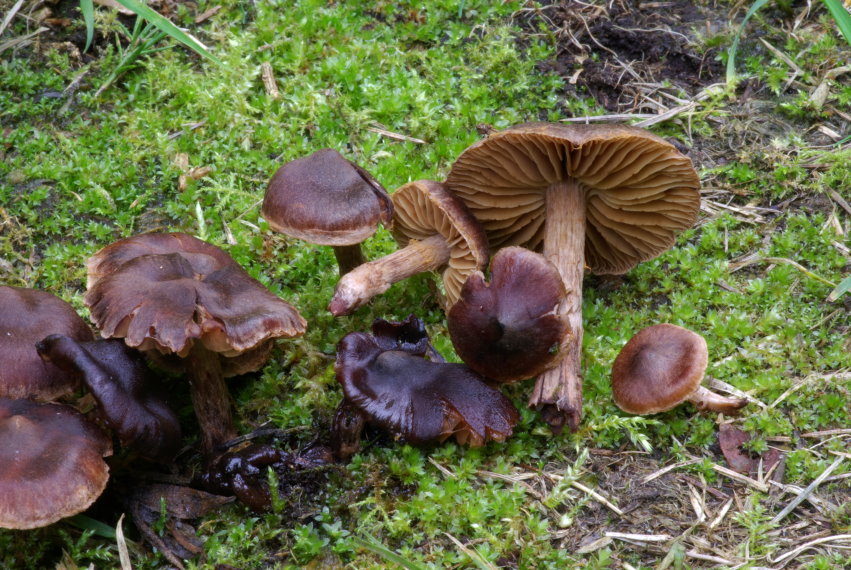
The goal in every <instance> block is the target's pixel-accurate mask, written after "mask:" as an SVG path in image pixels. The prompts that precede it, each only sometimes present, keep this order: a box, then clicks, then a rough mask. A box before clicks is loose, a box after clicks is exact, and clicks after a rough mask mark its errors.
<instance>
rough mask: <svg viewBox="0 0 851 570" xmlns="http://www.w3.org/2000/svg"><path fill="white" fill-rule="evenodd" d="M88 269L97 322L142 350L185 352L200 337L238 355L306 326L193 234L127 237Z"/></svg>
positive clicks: (97, 256)
mask: <svg viewBox="0 0 851 570" xmlns="http://www.w3.org/2000/svg"><path fill="white" fill-rule="evenodd" d="M88 268H89V284H90V288H89V291H88V293H87V294H86V298H85V302H86V304H87V305H88V306H89V308H90V309H91V314H92V320H93V321H94V322H95V324H96V325H97V326H98V327H99V328H100V329H101V334H102V335H103V336H104V337H108V338H109V337H118V338H124V340H125V342H126V343H127V344H128V345H129V346H132V347H135V348H138V349H140V350H152V349H156V350H158V351H160V352H163V353H170V352H175V353H177V354H178V355H180V356H185V355H186V354H188V353H189V350H190V349H191V347H192V343H194V342H201V343H202V344H203V345H204V346H205V347H206V348H207V349H209V350H212V351H214V352H218V353H221V354H222V355H223V356H226V357H233V356H236V355H239V354H242V353H244V352H246V351H248V350H251V349H253V348H255V347H257V346H258V345H260V344H261V343H263V342H266V341H267V340H269V339H272V338H278V337H293V336H298V335H300V334H302V333H303V332H304V330H305V327H306V322H305V320H304V319H303V318H302V317H301V315H299V313H298V311H297V310H296V309H295V308H294V307H292V306H291V305H290V304H289V303H287V302H285V301H283V300H282V299H280V298H278V297H276V296H275V295H273V294H272V293H270V292H269V291H268V290H267V289H266V288H265V287H264V286H263V285H262V284H261V283H260V282H258V281H257V280H255V279H253V278H252V277H251V276H250V275H248V273H246V272H245V271H244V270H243V269H242V267H240V266H239V264H237V263H236V262H235V261H234V260H233V258H231V257H230V256H229V255H227V254H226V253H225V252H224V251H222V250H221V249H219V248H217V247H215V246H213V245H210V244H208V243H206V242H203V241H201V240H199V239H197V238H194V237H192V236H189V235H186V234H181V233H172V234H142V235H138V236H134V237H130V238H127V239H123V240H121V241H118V242H116V243H114V244H112V245H109V246H107V247H105V248H103V249H102V250H100V251H99V252H97V253H95V254H94V255H93V256H92V257H91V258H90V259H89V262H88Z"/></svg>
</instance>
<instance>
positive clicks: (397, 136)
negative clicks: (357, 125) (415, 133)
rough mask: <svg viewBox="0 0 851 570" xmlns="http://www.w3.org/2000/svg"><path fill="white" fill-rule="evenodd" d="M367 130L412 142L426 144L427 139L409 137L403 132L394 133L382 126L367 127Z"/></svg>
mask: <svg viewBox="0 0 851 570" xmlns="http://www.w3.org/2000/svg"><path fill="white" fill-rule="evenodd" d="M366 130H368V131H370V132H373V133H378V134H379V135H381V136H384V137H387V138H389V139H394V140H397V141H405V142H412V143H416V144H426V141H424V140H422V139H417V138H414V137H409V136H408V135H403V134H400V133H394V132H393V131H388V130H387V129H383V128H381V127H367V128H366Z"/></svg>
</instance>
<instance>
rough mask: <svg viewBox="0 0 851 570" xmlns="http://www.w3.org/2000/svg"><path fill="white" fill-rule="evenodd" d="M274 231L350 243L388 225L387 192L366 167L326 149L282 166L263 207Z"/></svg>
mask: <svg viewBox="0 0 851 570" xmlns="http://www.w3.org/2000/svg"><path fill="white" fill-rule="evenodd" d="M261 212H262V214H263V217H264V218H265V219H266V221H267V222H269V225H270V226H271V227H272V229H274V230H275V231H278V232H281V233H285V234H287V235H289V236H292V237H295V238H299V239H303V240H305V241H309V242H310V243H315V244H319V245H335V246H338V245H352V244H356V243H360V242H362V241H363V240H365V239H366V238H368V237H369V236H371V235H372V234H373V233H375V230H376V228H377V227H378V223H379V222H381V223H382V224H384V225H389V224H390V221H391V220H392V218H393V206H392V204H391V202H390V197H389V196H388V195H387V191H386V190H385V189H384V188H383V187H382V186H381V184H379V183H378V182H377V181H376V180H375V179H374V178H373V177H372V176H370V175H369V173H368V172H366V170H364V169H363V168H361V167H359V166H358V165H356V164H354V163H353V162H351V161H349V160H346V159H345V158H344V157H343V156H342V155H341V154H340V153H339V152H337V151H336V150H334V149H330V148H325V149H321V150H318V151H316V152H314V153H313V154H311V155H309V156H305V157H302V158H299V159H296V160H293V161H292V162H288V163H286V164H284V165H283V166H281V167H280V168H279V169H278V170H277V172H275V174H274V175H273V176H272V179H271V180H270V181H269V186H268V188H267V189H266V195H265V197H264V199H263V206H262V209H261Z"/></svg>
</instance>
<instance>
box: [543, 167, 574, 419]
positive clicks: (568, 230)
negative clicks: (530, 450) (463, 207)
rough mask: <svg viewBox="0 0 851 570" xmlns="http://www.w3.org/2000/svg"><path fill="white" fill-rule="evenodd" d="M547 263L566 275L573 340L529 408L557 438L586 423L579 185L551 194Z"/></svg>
mask: <svg viewBox="0 0 851 570" xmlns="http://www.w3.org/2000/svg"><path fill="white" fill-rule="evenodd" d="M546 204H547V211H546V216H547V218H546V223H545V226H544V257H546V258H547V259H549V260H550V261H551V262H552V263H553V265H555V266H556V268H558V270H559V273H561V278H562V281H564V286H565V289H566V290H567V296H566V297H565V299H564V300H563V301H562V303H561V305H559V307H558V309H557V312H558V313H559V314H560V315H565V316H566V317H567V322H568V325H569V326H570V334H571V338H570V339H569V341H568V343H567V344H566V346H564V347H563V348H562V350H564V351H565V352H566V354H565V355H564V357H563V358H562V359H561V360H560V361H559V363H558V365H556V366H555V367H554V368H551V369H549V370H547V371H545V372H544V373H543V374H541V375H540V376H538V380H537V382H536V383H535V388H534V390H533V391H532V396H531V397H530V398H529V407H531V408H535V409H538V410H540V411H541V415H542V416H543V417H544V420H545V421H546V422H547V423H548V424H549V425H550V427H551V428H552V430H553V431H554V432H556V433H559V432H561V430H562V428H563V427H564V425H565V424H567V426H568V427H569V428H570V430H571V431H576V430H577V429H578V428H579V421H580V420H581V419H582V373H581V372H582V275H583V273H584V270H585V191H584V189H583V188H582V187H581V185H580V184H579V183H578V182H577V181H575V180H571V179H568V180H565V181H563V182H561V183H559V184H553V185H552V186H550V187H549V188H547V192H546Z"/></svg>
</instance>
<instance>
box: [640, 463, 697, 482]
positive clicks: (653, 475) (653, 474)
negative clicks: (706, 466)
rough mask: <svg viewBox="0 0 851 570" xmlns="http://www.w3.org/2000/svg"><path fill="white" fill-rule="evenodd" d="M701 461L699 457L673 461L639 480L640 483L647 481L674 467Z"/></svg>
mask: <svg viewBox="0 0 851 570" xmlns="http://www.w3.org/2000/svg"><path fill="white" fill-rule="evenodd" d="M701 461H703V460H702V459H700V458H699V457H694V458H692V459H689V460H688V461H681V462H679V463H674V464H673V465H668V466H667V467H663V468H662V469H659V470H658V471H654V472H653V473H651V474H650V475H646V476H645V477H644V479H642V480H641V482H642V483H649V482H650V481H652V480H653V479H656V478H658V477H661V476H662V475H664V474H665V473H667V472H668V471H673V470H674V469H679V468H680V467H686V466H687V465H694V464H695V463H700V462H701Z"/></svg>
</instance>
